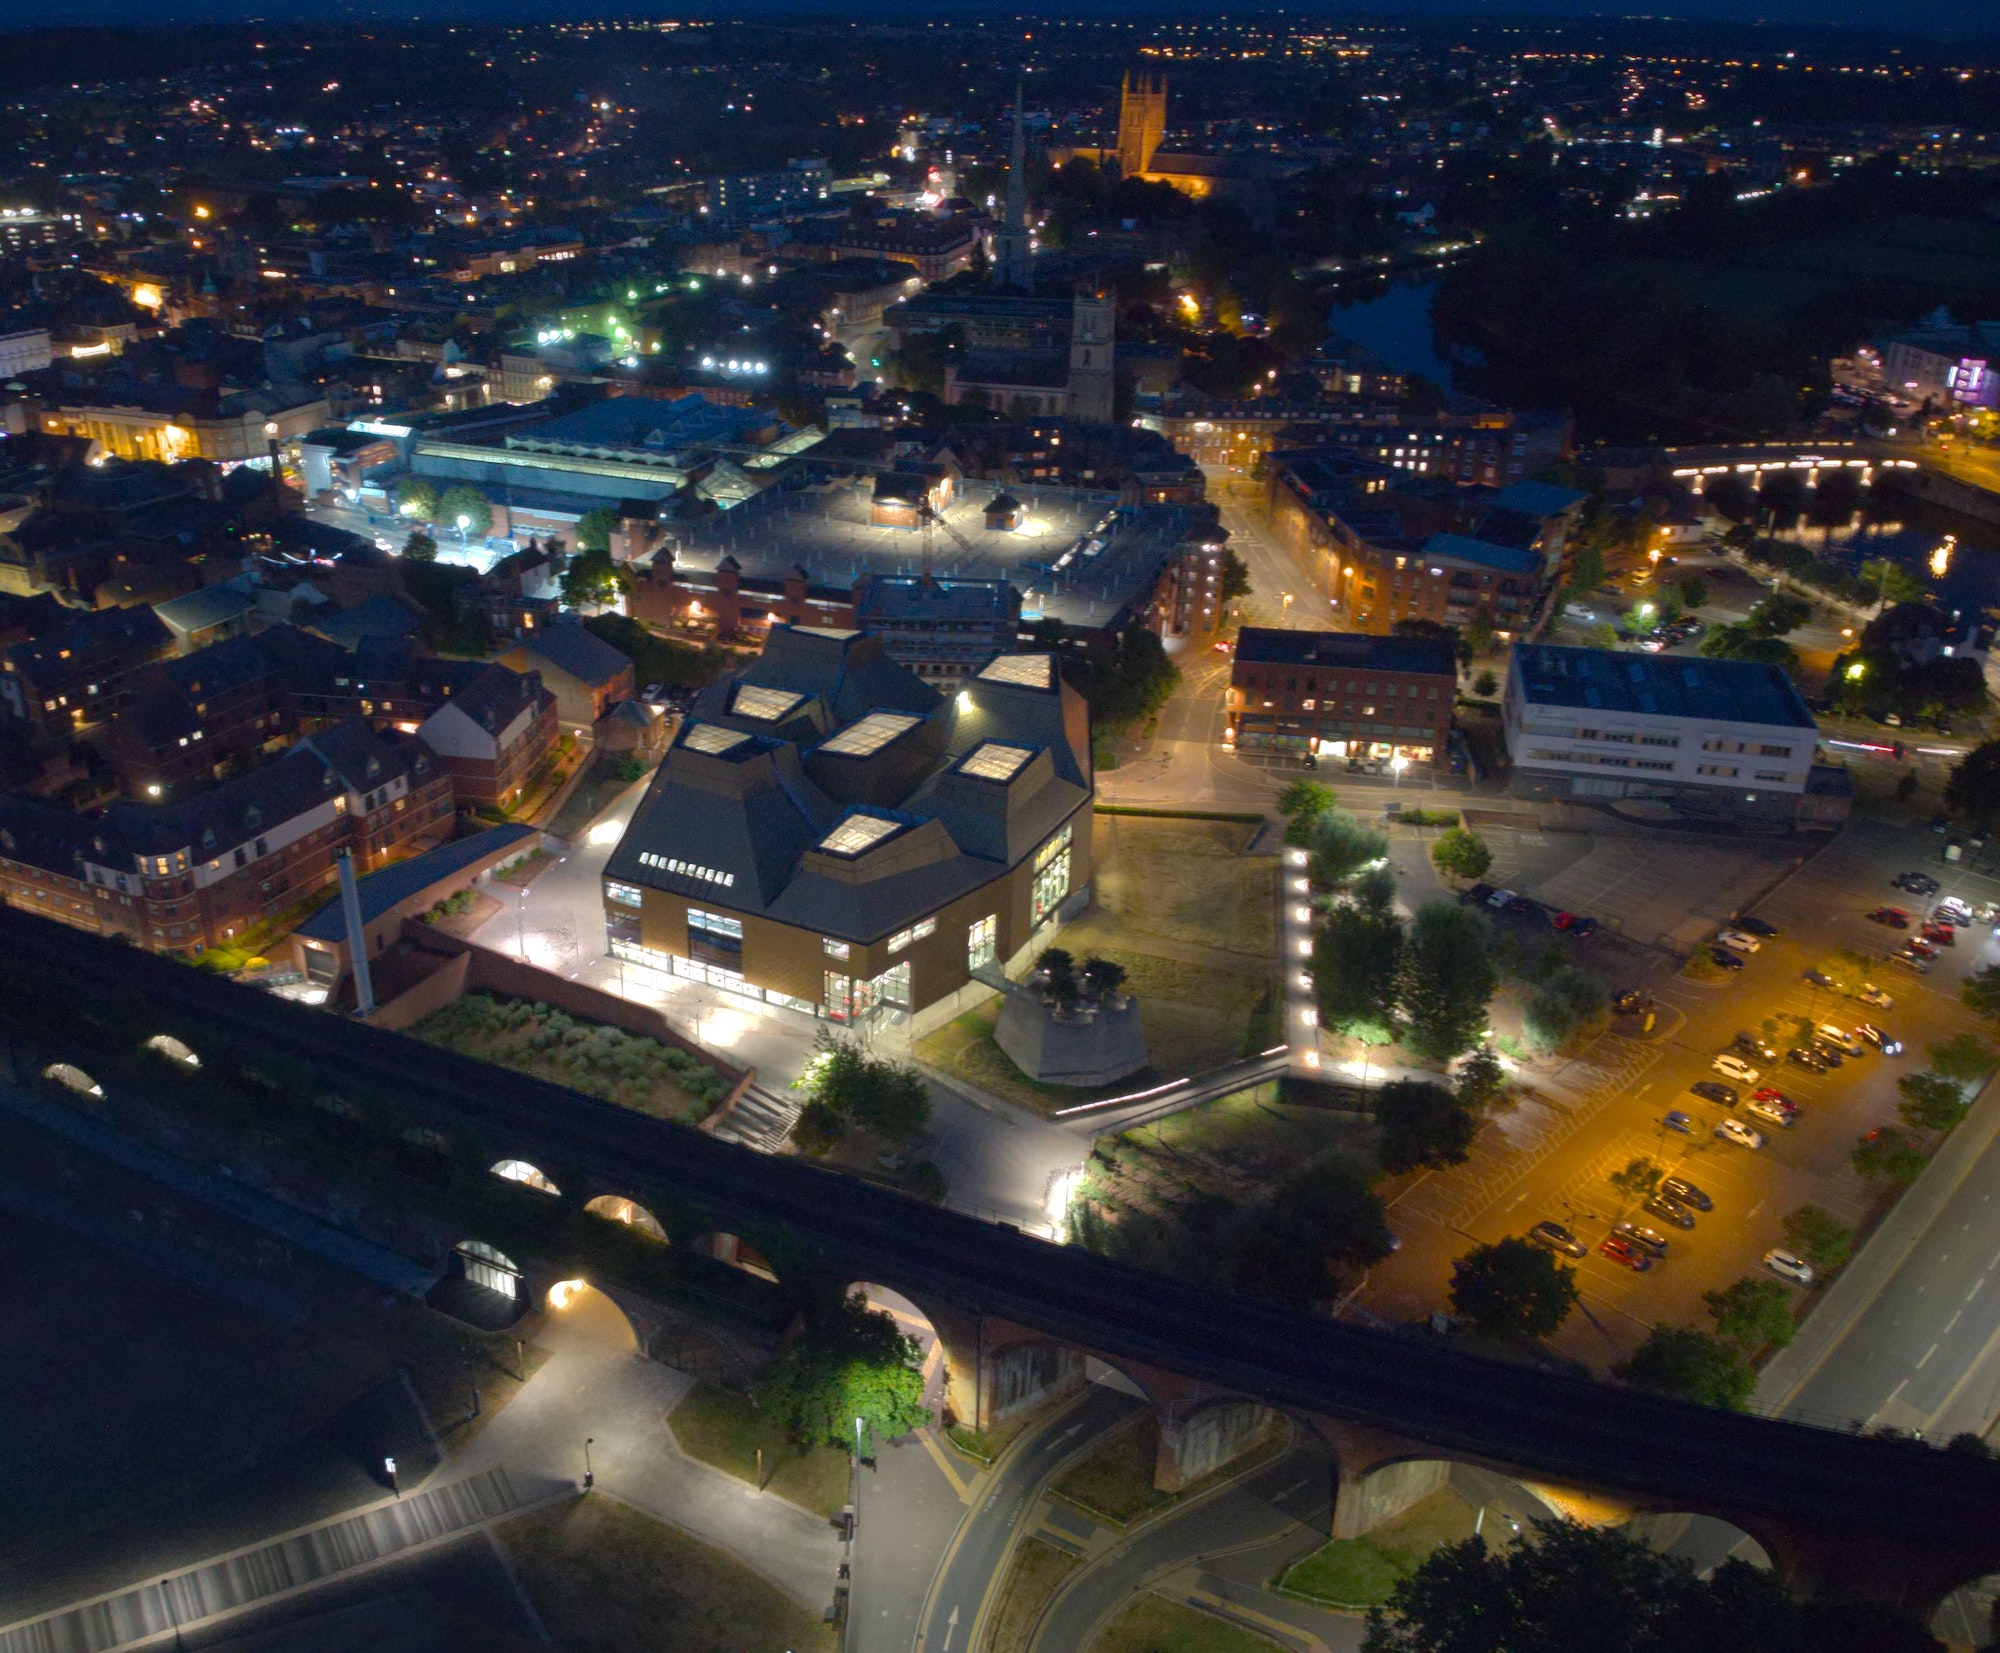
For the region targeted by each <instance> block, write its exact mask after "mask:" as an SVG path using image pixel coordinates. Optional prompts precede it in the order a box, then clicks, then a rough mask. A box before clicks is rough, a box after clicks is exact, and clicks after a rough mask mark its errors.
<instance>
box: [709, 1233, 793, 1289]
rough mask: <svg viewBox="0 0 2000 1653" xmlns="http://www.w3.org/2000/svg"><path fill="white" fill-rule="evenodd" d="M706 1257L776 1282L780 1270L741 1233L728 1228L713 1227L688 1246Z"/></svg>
mask: <svg viewBox="0 0 2000 1653" xmlns="http://www.w3.org/2000/svg"><path fill="white" fill-rule="evenodd" d="M688 1249H689V1250H690V1251H695V1252H699V1253H700V1254H701V1255H702V1256H704V1257H712V1258H714V1259H715V1261H717V1262H718V1263H727V1264H728V1265H729V1266H730V1267H731V1268H740V1269H741V1270H743V1272H744V1273H745V1274H754V1275H756V1276H757V1277H758V1278H759V1279H763V1280H770V1281H772V1282H776V1280H777V1278H778V1271H777V1270H776V1269H775V1268H773V1267H772V1266H771V1260H770V1259H769V1258H768V1257H766V1256H765V1255H764V1254H763V1252H761V1251H759V1250H758V1249H757V1248H756V1247H755V1246H754V1245H752V1244H751V1243H750V1242H749V1241H748V1240H746V1239H744V1238H743V1236H742V1235H740V1234H732V1233H730V1232H729V1231H728V1230H726V1229H719V1228H718V1229H713V1230H711V1231H710V1232H708V1233H706V1234H703V1235H700V1236H698V1237H697V1238H696V1239H695V1240H694V1242H693V1243H692V1244H691V1245H690V1246H689V1247H688Z"/></svg>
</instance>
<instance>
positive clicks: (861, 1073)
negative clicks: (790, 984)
mask: <svg viewBox="0 0 2000 1653" xmlns="http://www.w3.org/2000/svg"><path fill="white" fill-rule="evenodd" d="M1065 956H1067V955H1065ZM792 1088H793V1089H794V1090H801V1091H804V1092H805V1093H806V1098H807V1100H806V1108H807V1109H811V1108H812V1107H813V1106H814V1105H815V1104H818V1105H819V1107H820V1109H821V1110H822V1112H821V1114H820V1116H819V1117H820V1118H821V1120H822V1121H824V1122H825V1123H824V1124H823V1125H822V1126H821V1127H820V1128H821V1129H822V1130H824V1129H825V1128H828V1127H830V1125H831V1123H832V1122H833V1121H835V1120H837V1121H838V1122H839V1126H840V1132H836V1133H835V1136H834V1140H836V1141H837V1140H838V1139H839V1134H840V1133H841V1132H844V1131H845V1130H846V1128H847V1127H848V1126H853V1127H855V1128H857V1129H860V1130H864V1131H868V1132H870V1133H872V1134H873V1135H875V1136H879V1137H884V1138H886V1139H887V1140H889V1141H891V1142H898V1143H904V1142H909V1141H912V1140H913V1139H915V1138H916V1137H918V1136H921V1135H922V1134H923V1131H924V1127H925V1126H927V1125H928V1124H929V1123H930V1114H931V1101H930V1092H929V1091H928V1090H927V1089H926V1088H925V1085H924V1080H923V1075H922V1074H920V1073H918V1072H917V1070H916V1069H915V1068H913V1067H911V1066H909V1065H908V1064H907V1063H903V1062H891V1061H888V1060H885V1059H884V1058H882V1057H879V1056H871V1055H870V1054H869V1053H868V1052H867V1051H865V1050H863V1049H862V1047H861V1046H860V1045H859V1044H858V1043H856V1042H855V1041H854V1040H852V1039H847V1038H842V1037H841V1036H839V1035H838V1034H835V1033H832V1032H830V1031H828V1030H827V1029H826V1028H821V1029H820V1032H819V1037H818V1039H817V1041H816V1042H815V1047H814V1055H813V1059H812V1060H811V1061H810V1062H809V1063H807V1064H806V1067H805V1071H804V1072H802V1073H801V1074H800V1075H799V1076H798V1078H796V1079H794V1080H793V1081H792Z"/></svg>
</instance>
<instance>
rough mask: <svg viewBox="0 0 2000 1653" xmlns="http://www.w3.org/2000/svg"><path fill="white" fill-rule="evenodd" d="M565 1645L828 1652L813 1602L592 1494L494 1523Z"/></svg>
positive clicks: (652, 1652)
mask: <svg viewBox="0 0 2000 1653" xmlns="http://www.w3.org/2000/svg"><path fill="white" fill-rule="evenodd" d="M497 1530H498V1533H499V1536H500V1540H501V1542H502V1543H503V1544H504V1545H505V1546H506V1549H507V1552H508V1554H509V1555H510V1556H511V1557H512V1558H513V1562H514V1567H515V1570H516V1571H517V1572H518V1573H519V1574H520V1578H521V1585H522V1587H523V1588H524V1589H525V1590H526V1591H527V1592H528V1598H529V1599H530V1600H531V1601H533V1602H534V1604H535V1608H536V1611H537V1612H539V1613H540V1614H541V1616H542V1620H543V1622H544V1623H545V1624H546V1625H547V1626H548V1630H549V1638H550V1640H551V1642H552V1643H553V1644H554V1645H555V1646H557V1647H560V1648H563V1649H565V1650H567V1653H725V1650H726V1653H738V1650H740V1653H763V1650H765V1649H767V1648H768V1649H771V1650H773V1653H779V1650H783V1649H790V1650H791V1653H833V1650H834V1649H835V1648H836V1647H838V1646H839V1637H838V1636H836V1635H835V1634H834V1632H833V1630H832V1629H831V1628H830V1627H829V1626H827V1625H825V1624H823V1623H822V1622H821V1620H820V1615H819V1613H818V1612H816V1611H814V1610H811V1609H809V1608H807V1607H804V1606H802V1605H800V1604H799V1603H798V1602H796V1601H794V1600H792V1598H791V1597H790V1596H788V1595H786V1594H785V1593H784V1592H783V1591H782V1590H780V1589H778V1588H777V1586H776V1585H774V1584H770V1583H768V1582H767V1581H766V1580H764V1579H763V1578H761V1577H759V1576H758V1575H757V1574H756V1573H753V1572H752V1571H751V1570H750V1569H749V1568H748V1567H745V1566H743V1565H741V1564H740V1563H738V1562H736V1561H733V1560H731V1559H730V1558H729V1557H728V1556H726V1555H724V1554H723V1553H722V1552H721V1551H720V1550H715V1549H711V1548H709V1546H708V1545H706V1544H702V1543H698V1542H697V1541H696V1540H694V1539H692V1538H689V1537H688V1536H687V1535H686V1534H684V1533H681V1532H677V1531H676V1530H675V1529H674V1528H672V1527H669V1526H666V1525H665V1524H663V1523H662V1522H659V1521H655V1520H653V1519H652V1518H651V1517H650V1516H647V1515H642V1514H641V1513H640V1512H639V1511H637V1510H635V1509H633V1508H631V1507H630V1506H629V1505H626V1504H621V1503H619V1502H618V1501H617V1500H616V1499H613V1498H609V1497H606V1496H605V1495H604V1494H602V1493H599V1494H597V1495H595V1496H593V1497H589V1498H579V1499H577V1500H575V1501H574V1502H571V1503H566V1504H558V1505H555V1506H553V1507H551V1508H549V1509H543V1510H536V1511H534V1512H533V1513H531V1514H528V1515H522V1516H517V1517H515V1518H514V1519H513V1520H511V1521H508V1522H506V1523H504V1524H503V1525H502V1526H501V1527H499V1528H498V1529H497Z"/></svg>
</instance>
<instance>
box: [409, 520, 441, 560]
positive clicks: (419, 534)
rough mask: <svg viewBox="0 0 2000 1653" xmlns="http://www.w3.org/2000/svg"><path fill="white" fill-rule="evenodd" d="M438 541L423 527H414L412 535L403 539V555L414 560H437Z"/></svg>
mask: <svg viewBox="0 0 2000 1653" xmlns="http://www.w3.org/2000/svg"><path fill="white" fill-rule="evenodd" d="M437 554H438V542H437V541H436V540H434V539H432V538H431V537H430V535H428V534H426V533H425V532H424V531H423V530H422V529H421V528H412V529H411V530H410V537H409V538H408V539H406V540H404V541H403V555H404V556H406V557H408V558H409V559H410V561H412V562H435V561H437Z"/></svg>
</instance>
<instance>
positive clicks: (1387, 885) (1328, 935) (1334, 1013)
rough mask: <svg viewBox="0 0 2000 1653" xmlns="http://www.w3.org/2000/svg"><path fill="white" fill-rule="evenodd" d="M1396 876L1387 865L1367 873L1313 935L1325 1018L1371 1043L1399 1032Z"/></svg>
mask: <svg viewBox="0 0 2000 1653" xmlns="http://www.w3.org/2000/svg"><path fill="white" fill-rule="evenodd" d="M1395 895H1396V880H1395V876H1394V875H1393V874H1392V873H1390V872H1389V870H1388V869H1387V868H1386V867H1382V868H1377V869H1376V870H1375V871H1373V872H1367V873H1363V874H1362V875H1361V877H1360V878H1358V879H1356V880H1355V882H1354V886H1353V888H1352V889H1351V890H1350V891H1349V893H1348V897H1347V899H1346V900H1344V901H1336V902H1335V903H1334V904H1333V905H1332V906H1331V907H1329V908H1328V909H1327V914H1326V922H1325V924H1323V925H1322V926H1321V927H1320V931H1319V934H1318V935H1316V936H1315V937H1314V938H1313V951H1312V978H1313V990H1314V992H1315V994H1316V996H1317V997H1318V1000H1319V1014H1320V1021H1321V1022H1322V1023H1324V1024H1325V1025H1326V1026H1327V1027H1331V1028H1334V1029H1337V1030H1338V1031H1339V1032H1342V1033H1345V1034H1348V1035H1350V1036H1351V1037H1354V1038H1358V1039H1362V1040H1365V1041H1366V1042H1368V1043H1369V1044H1378V1045H1381V1044H1388V1043H1389V1042H1390V1041H1391V1040H1392V1039H1394V1038H1395V1036H1396V1029H1397V1026H1398V1016H1397V1008H1396V1006H1397V1000H1396V991H1397V980H1398V974H1399V967H1400V965H1401V962H1402V957H1403V939H1404V937H1403V921H1402V919H1401V918H1400V917H1399V916H1398V915H1397V912H1396V903H1395Z"/></svg>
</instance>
